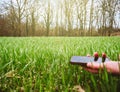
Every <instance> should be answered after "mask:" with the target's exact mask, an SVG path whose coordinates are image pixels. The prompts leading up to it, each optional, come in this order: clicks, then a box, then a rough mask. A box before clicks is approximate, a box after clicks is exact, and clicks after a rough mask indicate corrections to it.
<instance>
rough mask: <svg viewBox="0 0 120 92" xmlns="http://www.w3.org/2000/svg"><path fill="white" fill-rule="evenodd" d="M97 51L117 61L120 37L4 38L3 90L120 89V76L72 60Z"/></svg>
mask: <svg viewBox="0 0 120 92" xmlns="http://www.w3.org/2000/svg"><path fill="white" fill-rule="evenodd" d="M95 51H97V52H98V53H99V55H101V54H102V52H105V53H106V54H107V56H108V57H109V58H110V59H111V60H115V61H117V60H118V54H120V37H83V38H82V37H48V38H47V37H33V38H32V37H28V38H26V37H21V38H18V37H16V38H14V37H1V38H0V92H2V91H3V92H76V89H74V87H75V86H76V85H77V86H81V87H82V88H83V89H84V90H85V92H119V89H118V87H119V86H120V76H114V75H112V74H108V73H107V72H106V71H103V72H102V73H99V74H92V73H90V72H88V71H85V70H84V69H83V68H82V67H81V66H79V65H71V64H70V63H69V61H70V58H71V56H73V55H77V56H78V55H81V56H86V55H87V54H88V53H89V54H91V55H93V53H94V52H95Z"/></svg>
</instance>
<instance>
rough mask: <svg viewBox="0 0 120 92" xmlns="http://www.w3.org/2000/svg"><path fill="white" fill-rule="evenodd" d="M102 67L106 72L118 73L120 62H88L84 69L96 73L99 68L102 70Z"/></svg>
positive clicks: (119, 72) (119, 71)
mask: <svg viewBox="0 0 120 92" xmlns="http://www.w3.org/2000/svg"><path fill="white" fill-rule="evenodd" d="M87 56H90V55H87ZM119 57H120V55H119ZM104 69H106V71H107V72H108V73H112V74H120V62H118V61H109V62H104V63H98V62H88V63H87V66H86V67H85V70H87V71H89V72H92V73H98V72H99V70H104Z"/></svg>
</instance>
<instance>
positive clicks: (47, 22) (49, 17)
mask: <svg viewBox="0 0 120 92" xmlns="http://www.w3.org/2000/svg"><path fill="white" fill-rule="evenodd" d="M52 13H53V11H52V9H51V4H50V1H48V4H47V7H46V8H45V13H44V15H43V18H44V22H45V27H46V36H49V31H50V25H51V23H52V17H53V15H52Z"/></svg>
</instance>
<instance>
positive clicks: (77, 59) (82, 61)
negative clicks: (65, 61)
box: [70, 56, 111, 66]
mask: <svg viewBox="0 0 120 92" xmlns="http://www.w3.org/2000/svg"><path fill="white" fill-rule="evenodd" d="M107 61H111V60H110V59H109V58H106V59H105V62H107ZM88 62H98V63H102V58H101V57H99V58H98V60H97V61H94V57H92V56H90V57H88V56H72V57H71V60H70V63H71V64H76V65H82V66H86V64H87V63H88Z"/></svg>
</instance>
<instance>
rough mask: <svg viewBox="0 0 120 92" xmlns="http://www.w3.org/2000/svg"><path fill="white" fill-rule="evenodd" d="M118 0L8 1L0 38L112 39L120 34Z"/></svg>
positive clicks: (1, 6)
mask: <svg viewBox="0 0 120 92" xmlns="http://www.w3.org/2000/svg"><path fill="white" fill-rule="evenodd" d="M119 6H120V1H119V0H56V1H54V2H53V1H52V0H8V1H1V3H0V36H98V35H101V36H110V35H111V34H112V33H114V32H120V15H119V13H120V7H119Z"/></svg>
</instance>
